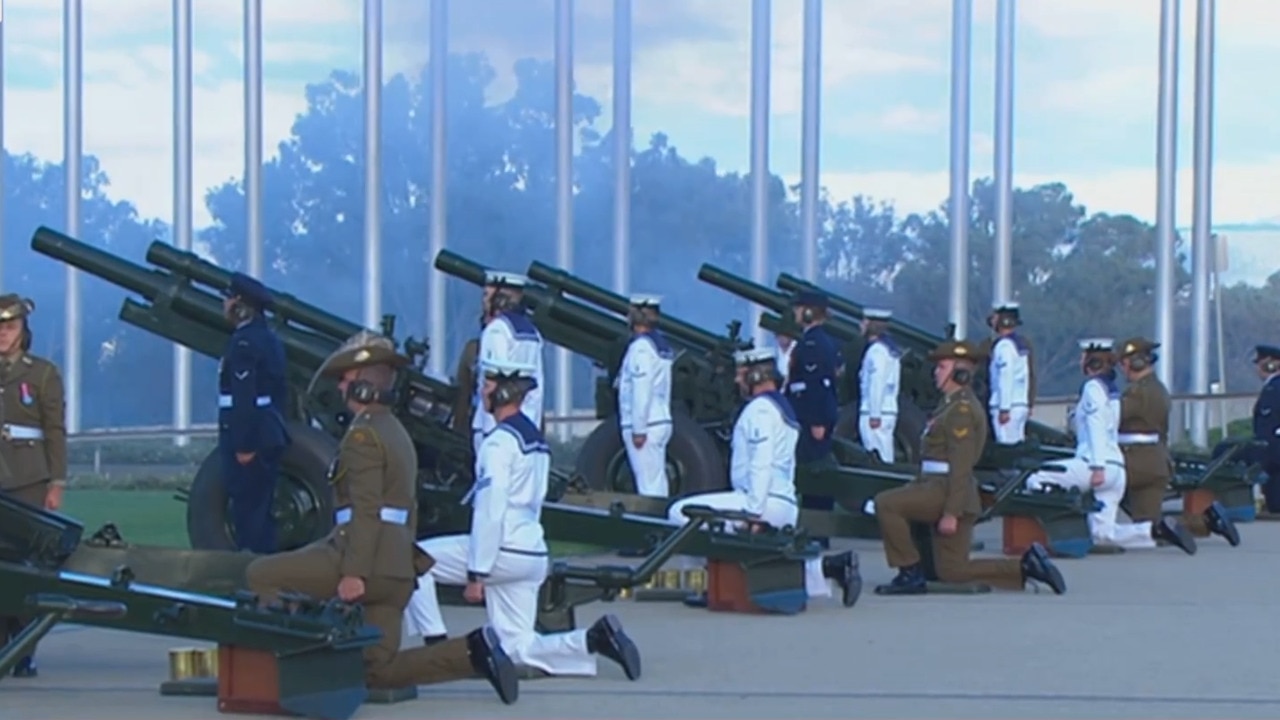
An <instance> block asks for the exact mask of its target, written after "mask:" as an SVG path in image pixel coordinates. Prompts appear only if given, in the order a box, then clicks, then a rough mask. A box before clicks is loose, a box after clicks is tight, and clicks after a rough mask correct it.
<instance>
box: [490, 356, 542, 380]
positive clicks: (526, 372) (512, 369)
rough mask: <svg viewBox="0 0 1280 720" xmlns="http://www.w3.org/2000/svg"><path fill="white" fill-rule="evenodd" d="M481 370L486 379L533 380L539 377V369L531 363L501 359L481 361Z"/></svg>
mask: <svg viewBox="0 0 1280 720" xmlns="http://www.w3.org/2000/svg"><path fill="white" fill-rule="evenodd" d="M480 370H481V372H483V373H484V374H485V376H486V377H503V378H529V379H532V378H533V377H534V376H536V375H537V368H535V367H534V366H533V365H531V364H529V363H522V362H518V361H516V360H506V359H500V358H488V359H485V360H481V361H480Z"/></svg>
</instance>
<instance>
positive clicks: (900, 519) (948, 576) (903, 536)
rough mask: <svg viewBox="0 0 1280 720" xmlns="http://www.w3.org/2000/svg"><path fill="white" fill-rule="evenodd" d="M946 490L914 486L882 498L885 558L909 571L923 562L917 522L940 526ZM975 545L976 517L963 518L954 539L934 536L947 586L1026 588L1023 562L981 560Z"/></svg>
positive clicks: (878, 505)
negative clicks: (914, 535)
mask: <svg viewBox="0 0 1280 720" xmlns="http://www.w3.org/2000/svg"><path fill="white" fill-rule="evenodd" d="M945 503H946V491H945V490H944V489H943V488H942V487H941V486H940V485H932V484H925V483H918V482H914V483H911V484H909V485H904V486H902V487H900V488H894V489H892V490H885V491H884V492H881V493H879V494H878V495H876V498H875V506H876V519H877V520H879V521H880V535H881V537H882V538H883V539H884V555H885V559H887V560H888V561H889V567H892V568H904V567H911V566H912V565H917V564H919V563H920V553H919V551H917V550H916V545H915V543H914V542H913V541H912V539H911V523H927V524H929V525H936V524H937V523H938V521H939V520H941V519H942V509H943V507H944V504H945ZM972 544H973V518H972V517H969V516H965V517H961V518H958V522H957V523H956V532H955V533H954V534H952V535H942V534H940V533H938V532H936V531H935V532H934V533H933V561H934V566H935V568H936V570H937V572H938V579H939V580H941V581H942V582H947V583H968V582H982V583H987V584H989V585H992V586H993V587H998V588H1003V589H1006V590H1020V589H1022V587H1023V578H1022V561H1021V560H1019V559H1016V558H999V559H979V560H974V559H972V558H970V557H969V550H970V547H971V546H972Z"/></svg>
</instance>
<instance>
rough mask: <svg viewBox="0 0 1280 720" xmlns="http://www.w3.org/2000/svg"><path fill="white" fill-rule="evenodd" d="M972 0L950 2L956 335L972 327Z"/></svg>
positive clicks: (950, 213)
mask: <svg viewBox="0 0 1280 720" xmlns="http://www.w3.org/2000/svg"><path fill="white" fill-rule="evenodd" d="M972 40H973V5H972V0H952V2H951V201H950V203H949V204H948V208H947V209H948V219H947V224H948V225H950V226H951V271H950V272H951V278H950V280H951V302H950V306H951V308H950V309H951V322H952V323H953V324H954V325H955V328H956V337H958V338H963V337H965V336H967V335H968V328H969V262H970V261H969V86H970V83H971V71H970V69H969V58H970V55H971V50H970V44H971V42H972Z"/></svg>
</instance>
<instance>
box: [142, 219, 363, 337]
mask: <svg viewBox="0 0 1280 720" xmlns="http://www.w3.org/2000/svg"><path fill="white" fill-rule="evenodd" d="M147 262H149V263H151V264H153V265H158V266H160V267H162V268H165V269H166V270H170V271H172V272H174V273H176V274H178V275H181V276H183V277H186V278H190V279H191V280H192V281H193V282H197V283H200V284H201V285H207V286H209V287H211V288H214V289H215V290H217V291H219V292H226V290H227V288H228V287H230V286H231V275H232V273H231V271H229V270H226V269H224V268H220V267H218V266H217V265H214V264H213V263H211V262H209V261H207V260H204V259H202V258H201V257H200V256H198V255H196V254H195V253H191V252H187V251H185V250H179V249H177V248H175V247H173V246H172V245H169V244H167V243H162V242H159V241H157V242H153V243H151V246H150V247H148V248H147ZM271 298H272V302H273V304H274V307H273V308H272V310H273V312H274V314H275V315H276V316H277V317H280V318H282V319H284V320H288V321H290V322H293V323H297V324H298V325H301V326H302V327H304V328H308V329H311V330H314V331H316V332H318V333H321V334H324V335H328V336H330V337H332V338H334V339H335V340H337V341H339V342H341V341H343V340H346V339H347V338H349V337H351V336H352V335H355V334H356V333H358V332H360V331H361V330H362V329H364V328H362V327H361V326H359V325H357V324H355V323H353V322H351V321H349V320H343V319H342V318H340V317H338V316H336V315H333V314H331V313H327V312H325V311H324V310H321V309H320V308H318V307H316V306H314V305H311V304H309V303H305V302H303V301H301V300H299V299H298V298H296V297H294V296H293V295H289V294H287V293H282V292H279V291H276V290H271Z"/></svg>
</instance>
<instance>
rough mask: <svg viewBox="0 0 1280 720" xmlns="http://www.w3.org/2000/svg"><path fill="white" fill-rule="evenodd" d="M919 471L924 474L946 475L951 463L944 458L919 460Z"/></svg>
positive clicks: (949, 470)
mask: <svg viewBox="0 0 1280 720" xmlns="http://www.w3.org/2000/svg"><path fill="white" fill-rule="evenodd" d="M920 472H922V473H924V474H926V475H946V474H947V473H949V472H951V463H949V462H946V461H945V460H921V461H920Z"/></svg>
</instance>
